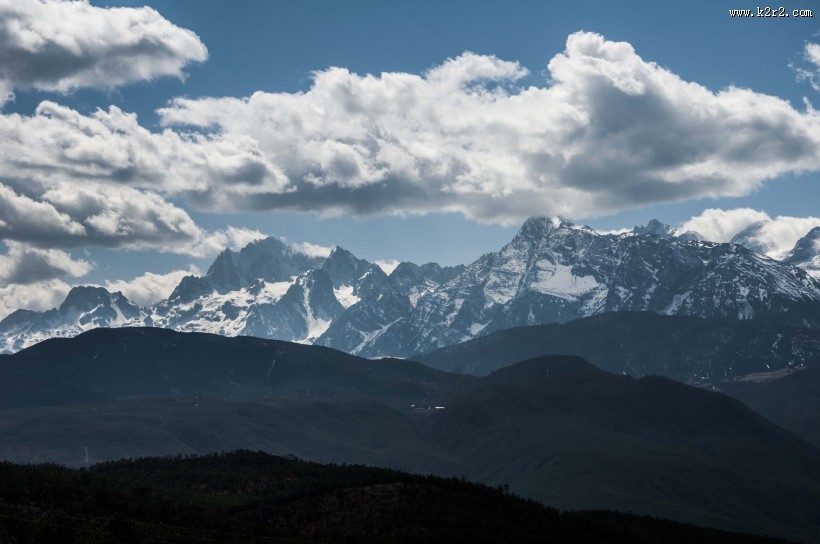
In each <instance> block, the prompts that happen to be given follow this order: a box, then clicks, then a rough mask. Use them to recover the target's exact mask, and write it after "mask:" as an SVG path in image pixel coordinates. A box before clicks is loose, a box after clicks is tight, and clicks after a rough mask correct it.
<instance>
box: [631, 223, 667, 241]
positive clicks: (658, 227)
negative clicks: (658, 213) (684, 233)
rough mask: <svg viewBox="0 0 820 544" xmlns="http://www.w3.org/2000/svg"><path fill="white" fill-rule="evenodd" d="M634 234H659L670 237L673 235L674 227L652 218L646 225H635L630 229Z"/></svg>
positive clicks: (662, 236)
mask: <svg viewBox="0 0 820 544" xmlns="http://www.w3.org/2000/svg"><path fill="white" fill-rule="evenodd" d="M632 232H633V233H634V234H648V235H651V236H660V237H661V238H670V237H672V236H675V229H674V228H673V227H671V226H670V225H667V224H666V223H662V222H660V221H658V220H657V219H652V220H651V221H649V223H647V224H646V225H642V226H636V227H635V228H633V229H632Z"/></svg>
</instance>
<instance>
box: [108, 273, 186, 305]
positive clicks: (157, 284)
mask: <svg viewBox="0 0 820 544" xmlns="http://www.w3.org/2000/svg"><path fill="white" fill-rule="evenodd" d="M191 275H194V276H201V275H202V271H201V270H199V269H198V268H197V267H196V266H191V267H190V268H188V270H173V271H171V272H168V273H167V274H155V273H153V272H146V273H145V274H142V275H141V276H137V277H136V278H134V279H132V280H128V281H126V280H115V281H107V282H106V283H105V288H106V289H108V290H109V291H111V292H112V293H114V292H117V291H120V292H122V294H123V295H125V296H126V297H128V299H129V300H131V301H133V302H136V303H137V304H139V305H140V306H151V305H153V304H156V303H157V302H159V301H160V300H163V299H165V298H168V296H169V295H170V294H171V292H172V291H173V290H174V288H176V286H177V285H179V282H181V281H182V278H184V277H185V276H191Z"/></svg>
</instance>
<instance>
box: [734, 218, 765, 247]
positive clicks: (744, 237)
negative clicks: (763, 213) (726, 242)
mask: <svg viewBox="0 0 820 544" xmlns="http://www.w3.org/2000/svg"><path fill="white" fill-rule="evenodd" d="M766 223H767V221H757V222H756V223H752V224H751V225H749V226H748V227H746V228H744V229H743V230H741V231H740V232H738V233H737V234H735V235H734V236H733V237H732V239H731V240H730V242H731V243H733V244H737V245H739V246H743V247H745V248H746V249H750V250H752V251H754V252H755V253H760V254H765V253H766V252H767V251H769V250H770V249H771V248H770V247H767V246H766V244H765V243H763V242H762V240H763V239H762V238H760V236H759V235H760V229H762V228H763V227H764V226H765V225H766Z"/></svg>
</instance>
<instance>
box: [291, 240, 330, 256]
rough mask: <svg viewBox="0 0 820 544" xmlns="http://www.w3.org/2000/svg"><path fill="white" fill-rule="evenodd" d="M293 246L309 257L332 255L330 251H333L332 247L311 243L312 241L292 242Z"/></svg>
mask: <svg viewBox="0 0 820 544" xmlns="http://www.w3.org/2000/svg"><path fill="white" fill-rule="evenodd" d="M291 247H292V248H293V249H295V250H296V251H298V252H299V253H304V254H305V255H307V256H308V257H327V256H328V255H330V252H331V251H333V248H332V247H327V246H321V245H318V244H311V243H310V242H302V243H300V244H291Z"/></svg>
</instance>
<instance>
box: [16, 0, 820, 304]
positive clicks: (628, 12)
mask: <svg viewBox="0 0 820 544" xmlns="http://www.w3.org/2000/svg"><path fill="white" fill-rule="evenodd" d="M782 5H783V6H784V8H785V13H787V14H789V17H732V16H730V14H729V10H731V9H750V10H752V11H753V13H755V14H756V12H757V8H758V6H757V5H755V4H752V3H750V2H748V1H747V0H731V1H725V0H704V1H697V0H695V1H688V2H675V3H673V2H652V1H627V0H621V1H613V2H598V1H575V2H561V3H557V2H543V1H538V2H529V1H518V2H488V1H476V0H473V1H470V2H462V1H448V2H440V1H439V2H428V1H415V2H406V1H405V2H398V1H387V0H380V1H364V0H359V1H348V2H338V1H321V2H320V1H298V2H295V1H294V2H284V1H251V0H245V1H243V2H227V1H215V0H173V1H160V0H155V1H152V2H150V3H148V4H146V3H145V2H142V1H140V2H131V1H128V2H105V1H93V2H86V1H58V0H0V108H2V109H0V241H2V245H0V317H2V316H3V315H5V314H7V313H9V312H10V311H12V310H14V309H17V308H29V309H35V310H42V309H47V308H50V307H54V306H55V305H58V304H59V303H60V301H61V300H62V298H63V297H64V296H65V294H66V292H67V291H68V289H70V287H71V286H73V285H86V284H94V285H103V286H106V287H108V288H110V289H116V290H122V291H123V292H124V293H125V294H126V295H127V296H129V297H130V298H132V299H134V300H135V301H137V302H139V303H141V304H151V303H154V302H156V301H158V300H159V299H161V298H164V297H165V296H167V295H168V294H169V293H170V291H171V290H172V289H173V287H174V286H175V285H176V284H177V283H178V282H179V280H180V279H181V278H182V277H183V276H184V275H187V274H202V273H204V271H205V270H207V267H208V265H209V264H210V262H212V260H213V258H214V257H215V255H216V254H217V253H218V252H219V251H221V250H222V249H224V248H225V247H230V248H232V249H238V248H240V247H242V246H244V245H245V244H247V243H249V242H251V241H253V240H255V239H258V238H261V237H263V236H277V237H279V238H282V239H284V240H286V241H287V242H289V243H291V244H294V246H295V247H297V248H298V249H300V250H303V251H306V252H312V253H317V254H323V253H326V252H327V251H328V248H330V247H332V246H334V245H340V246H342V247H344V248H346V249H348V250H350V251H352V252H353V253H354V254H356V255H357V256H359V257H362V258H366V259H368V260H371V261H380V262H383V263H385V266H387V265H388V264H389V263H395V262H396V261H413V262H417V263H424V262H429V261H436V262H439V263H441V264H449V265H452V264H459V263H469V262H471V261H472V260H474V259H476V258H477V257H479V256H480V255H481V254H483V253H486V252H489V251H494V250H497V249H499V248H500V247H501V246H502V245H503V244H504V243H506V242H508V241H509V240H510V239H511V238H512V236H513V235H514V234H515V232H516V230H517V228H518V227H519V226H520V224H521V223H522V222H523V221H524V220H525V219H526V217H528V216H531V215H548V216H555V215H559V216H562V217H565V218H569V219H572V220H574V221H576V222H579V223H584V224H587V225H589V226H591V227H593V228H596V229H599V230H615V229H620V228H629V227H632V226H634V225H639V224H645V223H646V222H648V221H649V220H650V219H652V218H658V219H660V220H662V221H664V222H666V223H669V224H671V225H673V226H675V227H677V228H679V229H681V230H696V231H698V232H699V233H701V235H703V236H704V237H706V238H708V239H712V240H714V241H728V240H730V239H731V237H732V236H733V235H734V234H735V233H737V232H738V231H740V230H742V229H743V228H744V227H746V226H748V225H749V224H751V223H754V222H759V221H763V222H765V223H766V224H767V228H766V229H765V231H764V232H765V233H766V236H768V237H769V238H770V239H769V240H767V243H768V245H769V246H770V247H771V248H772V254H777V253H782V252H783V251H784V250H785V249H788V248H789V246H793V244H794V242H795V241H796V240H797V238H799V237H800V236H801V235H802V234H805V233H806V232H807V231H808V230H809V229H810V228H811V227H812V226H814V225H820V219H817V217H820V209H818V207H819V206H818V202H820V113H818V111H817V110H815V106H814V104H820V45H818V44H819V43H820V2H816V1H809V0H784V1H783V2H782ZM794 10H811V11H812V12H814V13H813V15H814V16H813V17H796V16H794V13H795V11H794ZM817 108H819V109H820V105H818V106H817ZM784 248H785V249H784Z"/></svg>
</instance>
